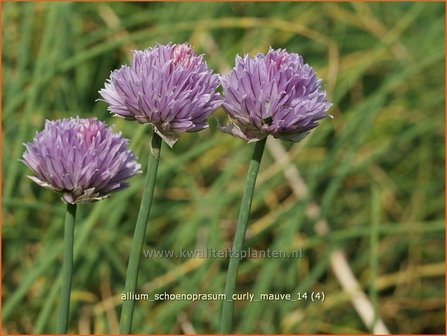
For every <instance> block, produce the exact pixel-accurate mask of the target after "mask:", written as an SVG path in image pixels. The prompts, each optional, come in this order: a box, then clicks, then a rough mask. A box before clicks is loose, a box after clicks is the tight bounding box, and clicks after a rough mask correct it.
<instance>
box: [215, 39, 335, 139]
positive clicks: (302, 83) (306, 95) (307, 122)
mask: <svg viewBox="0 0 447 336" xmlns="http://www.w3.org/2000/svg"><path fill="white" fill-rule="evenodd" d="M220 81H221V85H222V89H223V93H224V102H223V105H222V107H223V109H224V110H225V111H226V112H227V114H228V115H229V116H230V118H231V120H232V122H233V124H231V125H229V126H226V127H225V128H223V129H222V130H223V131H224V132H226V133H229V134H231V135H233V136H236V137H239V138H241V139H243V140H245V141H248V142H253V141H259V140H261V139H264V138H265V137H267V136H268V135H272V136H274V137H275V138H280V139H283V140H287V141H293V142H298V141H300V140H301V139H302V138H304V137H305V136H306V135H307V134H308V133H309V131H310V130H311V129H313V128H315V127H317V126H318V124H319V123H318V122H319V120H321V119H323V118H325V117H327V116H329V115H328V114H327V113H326V112H327V110H328V109H329V108H330V107H331V104H330V103H328V101H327V98H326V92H325V91H322V90H321V85H320V83H321V81H320V80H319V79H318V78H317V77H316V74H315V72H314V71H313V69H312V67H311V66H309V65H308V64H304V62H303V58H302V57H301V56H300V55H298V54H294V53H288V52H287V51H285V50H281V49H278V50H273V49H271V48H270V50H269V52H268V53H267V54H266V55H263V54H257V55H256V56H255V57H254V58H253V59H251V58H250V57H249V56H248V55H245V57H244V58H242V57H240V56H237V57H236V65H235V67H234V68H233V70H232V71H231V72H230V73H229V74H228V75H225V76H222V77H221V79H220Z"/></svg>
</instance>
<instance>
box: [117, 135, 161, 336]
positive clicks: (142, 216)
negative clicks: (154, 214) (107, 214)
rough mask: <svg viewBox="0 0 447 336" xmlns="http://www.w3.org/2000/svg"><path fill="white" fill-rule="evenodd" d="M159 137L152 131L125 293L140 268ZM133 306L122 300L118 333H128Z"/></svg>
mask: <svg viewBox="0 0 447 336" xmlns="http://www.w3.org/2000/svg"><path fill="white" fill-rule="evenodd" d="M160 149H161V138H160V136H159V135H158V134H157V133H155V132H154V134H153V136H152V142H151V152H150V155H149V162H148V167H147V173H146V180H145V182H144V191H143V198H142V200H141V205H140V211H139V213H138V219H137V223H136V226H135V232H134V235H133V239H132V246H131V248H130V255H129V264H128V266H127V275H126V286H125V293H126V294H127V293H135V290H136V288H137V281H138V272H139V269H140V260H141V253H142V250H143V245H144V236H145V233H146V226H147V222H148V219H149V213H150V209H151V205H152V197H153V195H154V189H155V177H156V175H157V168H158V161H159V158H160ZM134 307H135V301H134V300H126V301H124V302H123V310H122V311H121V321H120V334H130V332H131V329H132V316H133V311H134Z"/></svg>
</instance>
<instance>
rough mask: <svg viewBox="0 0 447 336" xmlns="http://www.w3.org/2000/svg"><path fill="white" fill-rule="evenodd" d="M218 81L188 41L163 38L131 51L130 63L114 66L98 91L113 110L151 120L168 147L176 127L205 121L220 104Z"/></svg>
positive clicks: (193, 127) (198, 126)
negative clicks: (162, 41)
mask: <svg viewBox="0 0 447 336" xmlns="http://www.w3.org/2000/svg"><path fill="white" fill-rule="evenodd" d="M218 85H219V78H218V76H217V75H215V74H213V73H212V71H211V70H209V69H208V67H207V65H206V63H205V62H204V61H203V57H202V56H197V55H196V54H195V53H194V51H193V50H192V48H191V46H190V45H189V44H179V45H176V44H168V45H157V46H155V47H154V48H149V49H146V50H143V51H134V52H133V60H132V64H131V65H130V66H127V65H125V66H122V67H121V69H118V70H115V71H113V72H112V74H111V75H110V79H109V80H108V81H107V83H106V84H105V88H104V89H102V90H100V91H99V93H100V95H101V96H102V98H103V99H104V101H105V102H106V103H108V104H109V107H108V110H109V111H110V112H111V113H112V114H114V115H116V116H118V117H122V118H125V119H129V120H137V121H138V122H140V123H142V124H146V123H148V124H151V125H153V126H154V130H155V132H156V133H157V134H159V135H160V136H161V137H162V138H163V140H165V141H166V142H167V143H168V145H169V146H171V147H172V146H173V145H174V143H175V142H176V141H177V139H178V136H179V133H182V132H197V131H200V130H203V129H204V128H206V127H208V124H207V118H208V116H209V115H210V114H211V113H213V111H214V110H215V109H216V108H218V107H219V106H220V104H221V98H220V96H219V94H218V93H216V92H215V90H216V88H217V86H218Z"/></svg>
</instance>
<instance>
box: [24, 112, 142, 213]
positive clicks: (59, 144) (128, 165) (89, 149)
mask: <svg viewBox="0 0 447 336" xmlns="http://www.w3.org/2000/svg"><path fill="white" fill-rule="evenodd" d="M128 142H129V141H128V140H127V139H125V138H123V137H121V134H115V133H113V132H112V130H111V129H110V128H108V127H107V126H106V125H105V124H104V123H102V122H100V121H98V120H96V119H80V118H71V119H62V120H57V121H48V120H47V121H46V122H45V128H44V130H43V131H42V132H40V133H37V134H36V136H35V137H34V140H33V142H31V143H27V144H25V147H26V150H25V153H24V154H23V160H22V162H23V163H24V164H26V165H27V166H28V168H30V169H31V170H32V172H33V173H34V175H35V176H28V177H29V178H30V179H31V180H32V181H34V182H36V183H37V184H39V185H40V186H42V187H44V188H47V189H50V190H53V191H57V192H61V193H63V196H62V200H63V201H65V202H67V203H72V204H74V203H83V202H91V201H96V200H100V199H103V198H106V197H108V195H109V193H111V192H114V191H118V190H120V189H122V188H125V187H127V183H125V182H124V180H126V179H127V178H129V177H131V176H133V175H135V174H137V173H139V172H140V165H139V164H138V163H137V161H136V159H135V156H134V155H133V154H132V153H131V152H130V150H129V149H128Z"/></svg>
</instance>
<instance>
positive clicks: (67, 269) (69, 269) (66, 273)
mask: <svg viewBox="0 0 447 336" xmlns="http://www.w3.org/2000/svg"><path fill="white" fill-rule="evenodd" d="M75 218H76V204H67V214H66V216H65V229H64V230H65V232H64V260H63V265H62V287H61V299H60V303H59V305H60V306H59V317H58V320H57V329H56V331H57V333H58V334H66V333H67V330H68V314H69V312H70V292H71V279H72V275H73V241H74V226H75Z"/></svg>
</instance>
